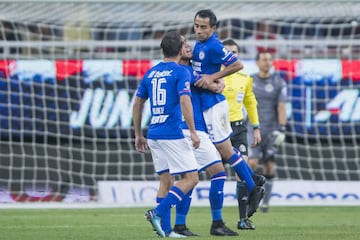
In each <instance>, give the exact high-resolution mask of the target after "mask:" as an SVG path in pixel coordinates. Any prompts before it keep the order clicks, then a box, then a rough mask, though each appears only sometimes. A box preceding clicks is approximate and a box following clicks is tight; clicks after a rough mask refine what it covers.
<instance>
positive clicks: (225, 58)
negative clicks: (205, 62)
mask: <svg viewBox="0 0 360 240" xmlns="http://www.w3.org/2000/svg"><path fill="white" fill-rule="evenodd" d="M213 49H214V53H213V54H214V55H215V56H216V57H214V58H212V59H214V60H216V63H218V64H222V65H224V66H225V67H227V66H229V65H231V64H233V63H234V62H236V61H237V57H236V56H235V55H234V54H232V53H231V52H230V51H229V50H227V49H226V48H225V47H224V45H223V44H222V43H221V42H218V43H217V44H215V47H214V48H213Z"/></svg>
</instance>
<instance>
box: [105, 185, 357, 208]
mask: <svg viewBox="0 0 360 240" xmlns="http://www.w3.org/2000/svg"><path fill="white" fill-rule="evenodd" d="M158 186H159V182H157V181H101V182H98V194H99V196H98V197H99V202H100V203H103V204H116V205H120V206H129V207H131V206H154V205H155V198H156V193H157V189H158ZM235 187H236V182H232V181H226V182H225V187H224V197H225V200H224V205H225V206H236V205H237V200H236V195H235ZM209 190H210V182H209V181H201V182H199V184H198V185H197V186H196V187H195V189H194V191H193V194H192V205H193V206H208V205H209V200H208V196H209ZM271 205H273V206H306V205H309V206H312V205H318V206H331V205H344V206H345V205H360V182H355V181H341V182H340V181H303V180H294V181H292V180H286V181H283V180H282V181H280V180H279V181H275V182H274V187H273V192H272V195H271Z"/></svg>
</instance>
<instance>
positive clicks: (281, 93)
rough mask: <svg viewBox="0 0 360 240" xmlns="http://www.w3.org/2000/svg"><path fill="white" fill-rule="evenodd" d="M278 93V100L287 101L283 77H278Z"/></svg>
mask: <svg viewBox="0 0 360 240" xmlns="http://www.w3.org/2000/svg"><path fill="white" fill-rule="evenodd" d="M279 86H280V89H279V95H278V102H287V101H288V99H287V98H288V97H287V85H286V82H285V81H284V79H282V78H279Z"/></svg>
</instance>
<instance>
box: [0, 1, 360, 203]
mask: <svg viewBox="0 0 360 240" xmlns="http://www.w3.org/2000/svg"><path fill="white" fill-rule="evenodd" d="M208 8H210V9H212V10H213V11H214V12H215V13H216V14H217V16H218V18H219V26H218V30H217V32H218V35H219V37H220V38H221V39H226V38H230V37H231V38H234V39H235V40H236V41H237V42H238V43H239V44H240V46H241V49H242V52H241V59H242V60H243V62H244V65H245V69H244V71H245V72H248V73H254V72H255V71H256V68H255V63H254V60H253V59H254V56H255V54H256V51H258V50H259V49H260V48H267V49H268V50H269V51H271V52H272V53H273V54H274V57H275V61H274V65H275V70H278V71H281V72H282V74H283V76H284V78H285V79H286V82H287V84H288V93H289V104H288V126H287V127H288V128H287V130H288V131H287V132H286V135H287V141H286V143H285V144H284V145H283V146H282V147H281V149H280V151H279V154H278V157H277V163H278V165H277V178H278V179H305V180H338V181H349V180H356V181H359V180H360V172H359V168H360V167H359V166H360V150H359V147H358V146H359V136H360V135H359V134H360V122H359V121H360V100H359V88H360V87H359V86H360V61H359V60H358V59H360V17H359V13H360V3H358V2H343V1H336V2H335V1H330V2H325V1H314V2H310V1H296V2H294V3H286V2H281V1H280V2H271V1H259V2H258V1H249V2H245V1H225V2H221V3H219V2H216V1H208V2H206V3H205V2H201V1H200V2H198V1H194V2H191V1H184V2H182V3H175V2H170V1H169V2H162V1H159V2H156V1H155V2H153V3H150V2H149V3H148V2H141V3H140V2H133V3H126V2H122V1H110V2H106V3H100V2H99V3H96V2H92V1H89V2H87V3H86V2H81V3H76V2H75V1H74V2H73V3H70V2H63V3H61V2H60V3H53V2H51V1H50V2H47V3H39V2H36V3H34V2H33V3H27V2H17V1H12V2H7V3H0V202H13V201H83V200H84V199H85V200H95V198H96V191H97V189H96V186H97V185H96V183H97V181H100V180H134V181H137V180H145V181H147V180H156V179H157V176H156V175H155V174H154V169H153V167H152V160H151V156H150V155H149V154H145V155H143V154H139V153H137V152H136V151H135V150H134V142H133V140H134V137H133V131H132V126H131V122H132V116H131V111H132V104H133V97H134V92H135V89H136V87H137V83H138V81H139V80H140V79H141V77H142V75H143V74H144V73H145V71H146V70H147V69H149V68H150V67H151V66H153V65H154V64H156V63H157V62H158V61H159V60H160V59H161V53H160V49H159V42H160V39H161V37H162V36H163V34H164V32H166V31H168V30H179V31H180V32H181V33H182V34H183V35H185V36H186V38H187V39H188V40H189V42H190V43H192V44H193V43H194V34H193V31H192V24H193V17H194V14H195V13H196V12H197V11H198V10H200V9H208ZM148 120H149V111H148V109H145V111H144V121H143V126H144V128H146V125H147V124H148ZM201 177H202V178H206V176H205V175H201ZM229 178H230V179H231V178H233V177H232V175H229Z"/></svg>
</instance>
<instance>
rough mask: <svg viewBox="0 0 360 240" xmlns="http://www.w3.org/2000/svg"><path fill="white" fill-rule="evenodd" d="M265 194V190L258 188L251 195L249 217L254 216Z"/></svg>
mask: <svg viewBox="0 0 360 240" xmlns="http://www.w3.org/2000/svg"><path fill="white" fill-rule="evenodd" d="M264 193H265V189H264V188H263V187H259V186H256V187H255V189H254V190H253V191H252V192H251V193H250V197H249V209H248V217H251V216H252V215H254V213H255V212H256V210H257V209H258V207H259V204H260V201H261V199H262V198H263V197H264Z"/></svg>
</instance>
